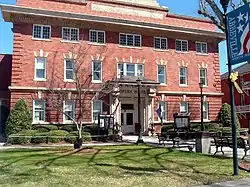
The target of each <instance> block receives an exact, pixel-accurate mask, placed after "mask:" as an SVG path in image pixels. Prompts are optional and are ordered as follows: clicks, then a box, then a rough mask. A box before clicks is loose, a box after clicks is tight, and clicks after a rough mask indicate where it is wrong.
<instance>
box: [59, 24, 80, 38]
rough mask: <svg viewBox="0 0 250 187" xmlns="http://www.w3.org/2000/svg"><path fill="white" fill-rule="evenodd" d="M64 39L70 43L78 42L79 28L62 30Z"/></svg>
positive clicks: (64, 28)
mask: <svg viewBox="0 0 250 187" xmlns="http://www.w3.org/2000/svg"><path fill="white" fill-rule="evenodd" d="M62 39H63V40H68V41H78V40H79V29H77V28H68V27H63V28H62Z"/></svg>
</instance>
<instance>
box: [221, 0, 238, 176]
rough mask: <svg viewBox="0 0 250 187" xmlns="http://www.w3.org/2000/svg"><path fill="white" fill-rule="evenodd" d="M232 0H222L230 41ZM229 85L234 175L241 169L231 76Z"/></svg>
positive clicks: (229, 66)
mask: <svg viewBox="0 0 250 187" xmlns="http://www.w3.org/2000/svg"><path fill="white" fill-rule="evenodd" d="M229 1H230V0H220V4H221V6H222V8H223V11H224V15H223V16H224V20H223V21H224V25H225V33H226V40H227V41H229V40H228V39H229V38H228V37H229V36H228V33H227V29H228V28H227V25H228V24H227V17H226V14H227V9H228V4H229ZM227 52H228V54H229V45H228V44H227ZM227 58H228V75H229V76H230V75H231V73H232V65H231V63H230V58H229V55H228V56H227ZM228 81H229V87H230V98H231V117H232V142H233V166H234V175H238V173H239V170H238V153H237V152H238V151H237V134H236V119H235V109H234V108H235V104H234V89H233V83H232V81H231V79H230V77H229V80H228Z"/></svg>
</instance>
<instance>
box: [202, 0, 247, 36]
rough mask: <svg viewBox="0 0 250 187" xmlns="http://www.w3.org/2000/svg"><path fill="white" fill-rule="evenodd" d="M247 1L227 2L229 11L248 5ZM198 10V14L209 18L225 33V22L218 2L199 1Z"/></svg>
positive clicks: (233, 0) (232, 0) (213, 0)
mask: <svg viewBox="0 0 250 187" xmlns="http://www.w3.org/2000/svg"><path fill="white" fill-rule="evenodd" d="M248 2H249V0H229V9H231V10H233V9H236V8H238V7H239V6H242V5H243V4H246V3H248ZM199 3H200V10H199V11H198V13H199V14H201V15H203V16H205V17H207V18H209V19H210V20H211V21H213V23H215V24H216V25H217V27H218V28H220V29H221V30H222V31H223V32H225V21H224V14H223V10H222V7H221V5H220V0H199Z"/></svg>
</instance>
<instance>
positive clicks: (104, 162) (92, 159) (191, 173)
mask: <svg viewBox="0 0 250 187" xmlns="http://www.w3.org/2000/svg"><path fill="white" fill-rule="evenodd" d="M232 168H233V167H232V159H229V158H223V157H212V156H206V155H201V154H198V153H189V152H182V151H177V150H174V149H166V148H155V147H149V146H109V147H89V148H84V149H81V150H73V149H71V148H51V149H8V150H1V151H0V186H22V187H25V186H27V187H31V186H32V187H33V186H36V187H40V186H49V187H53V186H56V187H58V186H60V187H62V186H67V187H68V186H72V187H73V186H74V187H75V186H84V187H88V186H98V187H99V186H102V187H113V186H116V187H117V186H119V187H125V186H133V187H139V186H141V187H142V186H144V187H145V186H157V187H160V186H164V187H168V186H169V187H186V186H192V185H197V184H210V183H213V182H218V181H224V180H231V179H236V177H233V176H232V173H233V172H232ZM246 176H247V173H245V172H241V173H240V176H238V177H237V178H242V177H246Z"/></svg>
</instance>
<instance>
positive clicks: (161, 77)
mask: <svg viewBox="0 0 250 187" xmlns="http://www.w3.org/2000/svg"><path fill="white" fill-rule="evenodd" d="M158 82H159V83H160V84H166V66H161V65H159V66H158Z"/></svg>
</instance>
